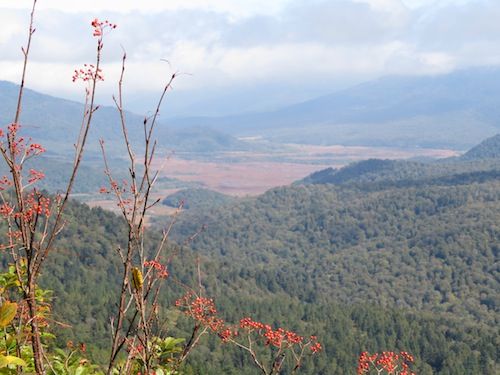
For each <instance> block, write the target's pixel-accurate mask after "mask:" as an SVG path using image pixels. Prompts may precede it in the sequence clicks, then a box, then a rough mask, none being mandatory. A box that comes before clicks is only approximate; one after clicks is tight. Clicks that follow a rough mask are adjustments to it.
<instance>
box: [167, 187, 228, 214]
mask: <svg viewBox="0 0 500 375" xmlns="http://www.w3.org/2000/svg"><path fill="white" fill-rule="evenodd" d="M234 200H235V198H233V197H231V196H229V195H225V194H222V193H218V192H216V191H212V190H208V189H201V188H197V189H196V188H191V189H183V190H180V191H178V192H176V193H174V194H171V195H169V196H168V197H166V198H165V199H164V200H163V201H162V203H163V204H164V205H167V206H170V207H179V205H180V203H181V202H183V206H182V207H183V208H185V209H190V208H195V209H196V210H199V211H202V210H206V209H208V208H212V207H217V206H221V205H224V204H227V203H230V202H232V201H234Z"/></svg>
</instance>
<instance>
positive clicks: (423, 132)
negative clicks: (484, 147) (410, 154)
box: [169, 68, 500, 150]
mask: <svg viewBox="0 0 500 375" xmlns="http://www.w3.org/2000/svg"><path fill="white" fill-rule="evenodd" d="M499 104H500V68H474V69H468V70H463V71H457V72H453V73H450V74H446V75H436V76H390V77H384V78H381V79H378V80H376V81H372V82H367V83H363V84H360V85H357V86H354V87H352V88H349V89H346V90H342V91H339V92H336V93H333V94H330V95H326V96H322V97H319V98H316V99H312V100H309V101H305V102H303V103H299V104H295V105H291V106H288V107H285V108H282V109H279V110H276V111H271V112H265V113H254V114H245V115H237V116H226V117H193V118H181V119H172V120H170V121H169V124H171V125H175V126H188V125H189V126H192V125H199V126H208V127H212V128H214V129H218V130H220V131H223V132H227V133H230V134H233V135H247V136H250V135H251V136H257V135H260V136H263V137H266V138H268V139H270V140H273V141H279V142H291V143H312V144H325V145H326V144H342V145H367V146H403V147H450V148H454V149H460V150H464V149H467V148H469V147H471V146H473V145H474V144H476V143H478V142H480V141H481V140H482V139H484V138H486V137H489V136H492V135H494V134H496V133H498V132H499V131H500V106H499Z"/></svg>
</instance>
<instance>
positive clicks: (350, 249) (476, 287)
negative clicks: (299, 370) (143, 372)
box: [2, 158, 500, 375]
mask: <svg viewBox="0 0 500 375" xmlns="http://www.w3.org/2000/svg"><path fill="white" fill-rule="evenodd" d="M499 166H500V163H497V162H496V161H495V160H494V159H491V158H488V159H481V158H479V159H474V160H473V159H468V160H464V159H456V160H447V161H442V162H440V163H436V164H429V163H415V162H402V161H396V162H389V161H377V160H371V161H366V162H362V163H358V164H354V165H351V166H349V167H346V168H344V169H342V170H340V171H334V170H329V171H326V172H322V173H319V174H316V175H313V176H310V177H309V178H307V179H306V180H305V181H306V182H307V183H301V184H296V185H295V186H290V187H283V188H277V189H273V190H270V191H268V192H267V193H265V194H263V195H262V196H259V197H257V198H253V199H250V198H249V199H245V200H241V201H235V202H226V203H225V204H224V205H222V206H219V205H217V204H214V205H212V206H210V205H205V206H202V207H200V208H199V209H196V207H193V208H191V209H189V210H187V211H185V212H184V213H183V214H182V215H181V216H180V217H179V218H178V222H177V223H176V224H175V225H174V232H173V237H172V240H173V241H172V242H171V243H170V246H171V249H174V248H175V249H176V250H175V252H173V251H172V250H171V251H170V252H169V253H168V254H166V255H165V257H164V261H167V260H168V259H169V258H170V256H171V255H172V254H174V253H176V254H177V255H176V256H175V257H174V258H173V261H172V262H171V263H169V265H168V269H169V272H170V275H171V276H170V278H169V279H167V286H168V288H167V289H166V290H165V291H164V295H163V296H162V297H161V309H162V316H163V317H164V318H165V319H166V321H169V322H170V323H171V324H170V327H172V328H171V329H170V331H169V334H171V335H173V336H176V337H187V336H188V327H189V323H188V322H187V321H186V320H185V318H184V317H183V316H182V315H180V314H179V312H177V311H176V310H175V308H174V306H173V301H174V300H175V298H176V297H178V296H179V295H180V294H182V293H183V289H182V288H179V282H181V283H183V284H186V285H192V286H195V285H197V283H198V281H197V276H196V274H197V271H196V264H197V258H198V256H201V278H202V283H203V285H204V287H205V289H206V294H207V295H208V296H211V297H213V298H214V299H215V301H216V304H217V307H218V309H219V311H220V312H221V315H222V316H223V317H224V319H226V320H227V321H229V322H237V321H238V320H239V319H240V318H241V317H243V316H251V317H252V318H254V319H259V320H262V321H265V322H268V323H270V324H273V325H275V326H284V327H287V328H290V329H293V330H296V331H298V332H304V333H306V334H315V335H318V336H319V338H320V341H321V342H322V344H323V346H324V353H323V354H321V355H320V356H318V357H315V358H314V359H311V360H307V361H306V362H305V363H304V373H306V374H311V375H313V374H315V375H316V374H325V375H326V374H328V375H329V374H339V375H340V374H354V373H355V368H356V360H357V356H358V354H359V353H360V352H361V351H363V350H368V351H383V350H408V351H410V352H412V353H413V354H414V355H415V357H416V358H417V362H416V370H417V373H418V374H434V373H436V374H449V375H452V374H453V375H456V374H464V375H466V374H491V375H493V374H496V373H498V366H499V364H498V358H499V351H498V350H499V349H498V348H499V347H500V346H499V345H498V344H499V338H500V334H499V329H498V326H499V325H498V323H499V317H500V315H499V303H500V301H499V295H498V290H499V284H498V280H499V262H498V260H499V257H498V253H499V243H500V226H499V221H498V213H499V212H500V180H499V178H498V176H499V174H498V173H499ZM322 175H324V176H326V177H328V178H331V177H332V176H333V180H332V181H331V183H319V182H320V181H321V180H320V179H319V178H318V176H320V177H321V176H322ZM324 176H323V177H324ZM203 199H210V198H209V197H208V196H206V195H204V198H203ZM215 203H216V202H215ZM170 220H171V219H169V218H165V219H164V220H162V221H160V222H158V223H156V224H157V225H158V226H160V225H168V223H169V222H170ZM161 222H163V224H162V223H161ZM202 227H205V230H204V231H203V232H202V233H199V234H198V235H197V236H195V237H194V238H193V241H191V242H189V244H188V245H186V244H185V240H186V239H187V238H189V237H191V236H192V235H193V234H194V233H198V232H199V230H200V228H202ZM149 231H150V233H151V235H152V238H153V239H154V238H155V237H156V236H158V235H159V233H160V231H159V228H156V227H151V228H149ZM126 236H127V235H126V230H125V226H124V223H123V222H122V220H121V219H119V218H118V217H117V216H115V215H114V214H111V213H109V212H105V211H103V210H101V209H98V208H94V209H90V208H89V207H87V206H86V205H83V204H77V203H72V204H71V205H70V206H69V210H68V211H67V215H66V225H65V228H64V230H63V231H62V232H61V238H60V240H59V242H58V244H57V249H58V250H57V251H56V252H54V253H52V255H51V257H50V258H49V263H50V264H49V265H48V268H47V270H46V271H45V272H44V274H43V282H42V285H43V286H44V287H45V288H49V289H52V290H53V291H54V296H55V299H54V301H53V313H54V320H53V322H52V323H51V324H52V325H53V327H54V328H55V329H56V331H57V332H58V340H59V345H64V343H65V342H66V340H70V339H71V340H73V341H75V342H80V341H84V342H86V343H87V346H88V349H89V352H90V353H91V355H92V356H93V358H94V359H95V360H97V361H104V360H105V359H106V357H107V355H108V353H107V352H106V351H105V349H104V348H106V347H107V343H108V341H109V319H110V316H111V315H112V310H113V307H114V306H115V305H116V295H117V293H118V290H119V280H120V277H121V271H120V268H119V258H118V255H117V253H116V251H115V249H116V248H117V247H118V246H123V243H122V242H123V240H124V239H125V238H126ZM176 243H177V244H180V245H176ZM2 262H3V264H4V266H5V265H6V264H7V263H8V258H7V257H4V258H2ZM56 322H57V323H56ZM60 323H63V325H61V324H60ZM66 324H69V325H70V326H71V328H65V327H64V325H66ZM186 373H187V374H214V375H215V374H221V373H224V374H248V375H250V374H255V373H256V370H255V368H254V367H253V365H252V363H251V360H250V359H249V358H247V357H246V355H245V354H244V353H242V352H241V351H239V350H238V349H237V348H236V349H235V348H231V347H229V346H225V345H223V344H221V343H220V339H219V338H218V337H216V336H213V337H209V338H205V340H203V341H202V346H201V347H200V349H199V350H198V351H197V352H196V353H194V355H193V357H192V358H191V359H190V360H189V361H188V364H187V367H186Z"/></svg>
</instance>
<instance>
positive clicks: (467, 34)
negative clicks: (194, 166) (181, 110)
mask: <svg viewBox="0 0 500 375" xmlns="http://www.w3.org/2000/svg"><path fill="white" fill-rule="evenodd" d="M29 3H30V2H29V1H24V0H21V1H19V2H12V4H11V6H12V5H13V4H14V5H15V4H17V8H23V7H24V8H27V7H28V6H29ZM42 4H43V6H42ZM68 4H69V3H68V2H67V1H62V0H45V1H44V2H40V5H41V7H40V11H39V12H38V13H37V17H36V24H37V32H36V34H35V40H34V47H33V54H32V60H31V65H30V72H31V76H30V84H31V86H33V87H35V88H36V89H39V90H42V91H46V92H49V93H52V94H58V93H64V94H65V95H70V94H71V93H73V92H76V91H77V90H75V88H74V86H73V85H71V82H69V78H68V81H65V80H66V78H65V77H70V76H71V72H72V71H73V69H74V68H75V67H77V66H79V65H80V64H83V63H85V62H90V61H89V59H92V56H93V54H94V52H95V45H94V43H95V40H94V39H93V38H92V36H91V32H90V27H89V20H91V19H92V18H93V17H94V16H95V15H97V16H99V17H104V14H105V13H106V16H105V17H109V19H110V20H112V21H113V22H116V23H117V24H118V25H119V27H118V29H116V30H114V31H113V33H112V34H110V35H107V36H106V40H105V50H104V61H105V64H104V66H103V68H104V70H105V74H106V77H107V78H108V79H109V83H108V81H107V82H106V83H105V85H104V86H103V93H104V94H106V95H109V94H110V93H111V92H113V90H114V86H113V84H112V81H113V80H114V79H115V78H116V77H117V75H118V72H119V66H120V60H121V54H122V46H123V48H124V49H125V50H126V51H127V56H128V62H127V64H128V65H127V66H128V67H127V72H128V73H127V76H126V83H127V85H128V89H129V90H131V91H133V92H134V94H139V93H144V94H148V93H149V92H152V91H156V90H158V89H159V88H161V85H162V82H163V80H164V79H165V77H168V75H169V74H171V73H172V71H175V70H179V71H181V72H186V73H190V75H186V76H181V77H180V79H179V80H177V82H176V85H175V86H176V88H177V90H178V91H180V92H182V93H189V92H192V93H195V92H196V95H195V94H193V95H192V97H195V96H196V97H197V98H198V99H197V101H200V100H201V101H202V99H200V97H203V95H205V96H206V97H207V98H209V97H211V96H213V93H214V92H222V91H224V90H230V91H231V92H235V91H237V89H238V88H239V90H240V91H243V90H254V89H255V88H256V87H259V86H260V87H271V86H274V87H276V89H275V90H266V92H267V93H269V95H271V92H273V93H274V94H273V95H277V94H276V93H277V92H278V91H279V90H278V89H277V88H281V90H283V91H287V90H288V91H292V90H291V89H290V88H292V87H293V88H294V90H295V91H297V92H298V91H299V90H297V88H300V87H304V91H307V92H317V93H321V92H325V93H326V91H327V90H330V91H334V90H335V88H336V87H337V86H336V85H337V84H338V83H339V82H342V84H345V82H349V81H350V82H351V83H357V82H360V81H362V80H367V79H370V78H375V77H378V76H381V75H387V74H435V73H441V72H447V71H450V70H453V69H456V68H461V67H467V66H472V65H484V64H498V63H500V52H497V51H498V50H499V49H498V48H497V46H498V43H499V42H500V23H498V19H499V18H500V3H499V2H497V1H495V0H475V1H466V0H454V1H450V0H434V1H430V0H335V1H333V0H308V1H299V0H279V1H272V2H270V1H264V0H254V1H245V2H235V1H234V0H217V1H215V0H214V1H208V0H183V1H180V0H173V1H168V2H166V1H153V0H150V1H144V2H141V9H140V11H139V10H137V7H138V5H137V4H138V2H137V1H128V0H125V1H121V2H116V1H102V0H99V1H94V0H89V1H86V2H85V3H76V2H75V3H73V2H72V3H71V6H70V5H68ZM117 4H119V7H117V6H116V5H117ZM242 4H244V5H242ZM271 4H272V5H271ZM57 7H59V8H58V10H55V9H54V8H57ZM89 9H92V11H89ZM134 9H136V10H134ZM27 20H28V17H27V12H26V10H25V9H12V7H11V8H9V9H7V8H1V7H0V22H2V23H3V25H4V27H3V28H2V29H1V30H0V48H1V50H2V56H1V57H0V68H1V70H0V79H7V80H14V81H15V80H16V79H17V77H18V75H19V73H18V71H19V70H20V65H19V60H20V57H21V56H20V49H19V47H20V46H21V45H22V44H23V43H24V42H25V38H26V35H25V34H26V24H27ZM162 59H167V60H168V61H169V62H170V64H171V67H170V66H169V65H168V64H166V63H165V62H163V61H161V60H162ZM315 88H316V89H315ZM263 95H265V94H263ZM290 95H291V94H287V95H283V97H286V98H287V100H290ZM300 95H301V94H300V93H297V98H299V97H300V98H302V97H301V96H300ZM184 98H187V99H188V100H189V95H185V96H184ZM207 100H208V99H207ZM273 100H274V99H273V98H269V101H270V102H276V101H275V100H274V101H273Z"/></svg>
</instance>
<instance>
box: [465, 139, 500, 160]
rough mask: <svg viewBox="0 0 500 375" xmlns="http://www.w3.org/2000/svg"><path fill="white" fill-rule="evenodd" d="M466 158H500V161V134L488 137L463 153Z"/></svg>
mask: <svg viewBox="0 0 500 375" xmlns="http://www.w3.org/2000/svg"><path fill="white" fill-rule="evenodd" d="M462 159H464V160H478V159H498V161H499V162H500V134H497V135H495V136H493V137H491V138H488V139H486V140H484V141H483V142H481V143H480V144H479V145H477V146H475V147H473V148H472V149H470V150H469V151H467V152H466V153H465V154H464V155H462Z"/></svg>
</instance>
